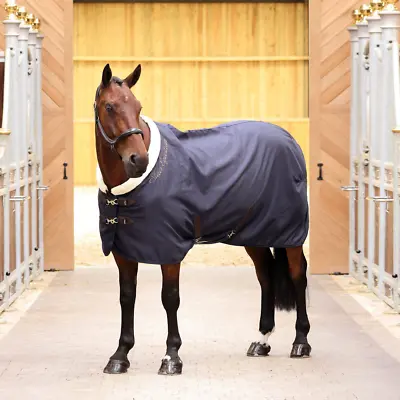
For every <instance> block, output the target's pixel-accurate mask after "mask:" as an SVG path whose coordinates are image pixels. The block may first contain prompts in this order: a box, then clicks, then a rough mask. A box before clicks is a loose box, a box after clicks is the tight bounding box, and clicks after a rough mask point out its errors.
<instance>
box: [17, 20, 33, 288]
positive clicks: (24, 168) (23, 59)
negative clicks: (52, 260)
mask: <svg viewBox="0 0 400 400" xmlns="http://www.w3.org/2000/svg"><path fill="white" fill-rule="evenodd" d="M25 16H26V13H25V15H22V17H25ZM29 30H30V25H28V24H27V23H26V22H25V19H22V21H21V25H20V35H19V38H18V40H19V42H20V46H19V47H20V53H19V58H18V64H19V68H20V74H19V92H18V102H19V107H18V110H19V115H21V116H22V118H20V131H19V135H18V159H17V165H16V167H17V174H18V183H17V191H16V195H17V196H21V200H22V201H23V204H22V206H23V211H24V214H23V228H24V229H23V241H22V244H20V245H19V246H20V248H21V251H22V252H23V255H24V256H23V263H21V262H20V264H17V268H20V271H21V275H22V274H23V275H24V284H25V287H28V285H29V202H28V197H29V185H28V140H27V136H28V121H29V120H28V117H27V116H28V38H29ZM21 182H23V184H22V185H21ZM18 206H19V204H18V203H17V207H18ZM17 213H18V211H16V215H17V217H18V221H16V225H17V229H18V230H20V229H21V218H20V217H21V215H20V214H19V215H18V214H17ZM18 230H17V232H18ZM20 237H21V235H18V236H17V243H18V242H19V238H20Z"/></svg>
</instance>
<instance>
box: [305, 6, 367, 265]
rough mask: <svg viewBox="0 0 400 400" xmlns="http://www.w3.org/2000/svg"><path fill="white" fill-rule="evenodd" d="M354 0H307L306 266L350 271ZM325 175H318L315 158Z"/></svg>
mask: <svg viewBox="0 0 400 400" xmlns="http://www.w3.org/2000/svg"><path fill="white" fill-rule="evenodd" d="M360 5H361V2H360V1H355V0H325V1H323V2H321V1H319V0H310V77H311V79H310V167H309V169H310V182H311V184H310V196H311V198H310V205H311V217H310V227H311V229H310V268H311V272H313V273H333V272H348V243H349V225H348V223H349V219H348V218H349V215H348V207H349V203H348V197H347V194H346V193H345V192H342V191H341V190H340V187H341V186H342V185H348V184H349V182H350V174H349V167H350V165H349V161H350V95H351V93H350V41H349V33H348V31H347V27H348V26H350V25H351V24H352V18H351V12H352V10H353V9H354V8H357V7H359V6H360ZM319 162H321V163H323V164H324V166H323V177H324V180H322V181H318V180H317V176H318V167H317V164H318V163H319Z"/></svg>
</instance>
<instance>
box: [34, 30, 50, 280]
mask: <svg viewBox="0 0 400 400" xmlns="http://www.w3.org/2000/svg"><path fill="white" fill-rule="evenodd" d="M38 29H39V28H38ZM43 38H44V36H43V35H42V34H40V33H39V34H38V35H37V44H36V57H37V64H36V66H37V79H36V96H37V98H36V101H35V104H36V110H35V115H36V117H37V120H36V152H37V157H36V160H37V164H36V168H35V177H36V169H37V174H38V176H37V182H38V187H37V190H38V202H39V238H38V241H39V243H38V244H39V247H38V250H37V253H38V257H39V260H40V261H39V263H40V272H43V271H44V226H43V221H44V201H43V197H44V191H45V190H47V189H48V188H47V186H44V182H43V122H42V121H43V115H42V42H43Z"/></svg>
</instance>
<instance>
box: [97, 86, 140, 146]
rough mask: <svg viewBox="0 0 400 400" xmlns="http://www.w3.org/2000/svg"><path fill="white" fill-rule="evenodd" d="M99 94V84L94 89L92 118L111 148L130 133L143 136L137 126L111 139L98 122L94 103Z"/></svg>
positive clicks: (98, 118)
mask: <svg viewBox="0 0 400 400" xmlns="http://www.w3.org/2000/svg"><path fill="white" fill-rule="evenodd" d="M99 94H100V86H99V87H98V88H97V90H96V98H95V102H94V104H93V106H94V118H95V123H96V125H97V127H98V128H99V131H100V133H101V136H103V139H104V140H105V141H106V142H107V143H108V144H109V145H110V147H111V149H112V150H115V146H116V145H117V143H118V142H119V141H120V140H122V139H124V138H126V137H128V136H131V135H142V138H144V136H143V131H142V130H141V129H139V128H130V129H128V130H126V131H125V132H123V133H122V134H121V135H119V136H118V137H117V138H116V139H111V138H110V137H109V136H108V135H107V134H106V132H105V130H104V128H103V125H101V122H100V117H99V113H98V112H97V105H96V100H97V98H98V97H99Z"/></svg>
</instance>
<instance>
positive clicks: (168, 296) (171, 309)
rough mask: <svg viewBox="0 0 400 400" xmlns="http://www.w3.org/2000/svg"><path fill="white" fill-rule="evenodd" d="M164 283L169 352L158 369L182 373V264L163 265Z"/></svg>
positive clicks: (162, 294) (162, 298)
mask: <svg viewBox="0 0 400 400" xmlns="http://www.w3.org/2000/svg"><path fill="white" fill-rule="evenodd" d="M161 271H162V276H163V283H162V291H161V300H162V303H163V306H164V309H165V311H166V313H167V320H168V337H167V352H166V354H165V357H164V358H163V359H162V362H161V367H160V369H159V371H158V373H159V374H160V375H178V374H181V373H182V360H181V359H180V357H179V355H178V351H179V349H180V347H181V345H182V340H181V337H180V335H179V329H178V316H177V312H178V308H179V304H180V298H179V272H180V264H170V265H162V266H161Z"/></svg>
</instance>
